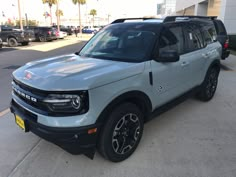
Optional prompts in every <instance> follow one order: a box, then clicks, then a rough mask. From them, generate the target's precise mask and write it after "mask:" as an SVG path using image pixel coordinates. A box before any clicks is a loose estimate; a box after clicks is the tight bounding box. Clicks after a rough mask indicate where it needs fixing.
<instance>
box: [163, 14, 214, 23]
mask: <svg viewBox="0 0 236 177" xmlns="http://www.w3.org/2000/svg"><path fill="white" fill-rule="evenodd" d="M176 18H188V19H191V18H195V19H209V20H214V19H216V18H217V16H194V15H192V16H191V15H190V16H181V15H180V16H167V17H166V18H165V19H164V21H163V23H166V22H174V21H176Z"/></svg>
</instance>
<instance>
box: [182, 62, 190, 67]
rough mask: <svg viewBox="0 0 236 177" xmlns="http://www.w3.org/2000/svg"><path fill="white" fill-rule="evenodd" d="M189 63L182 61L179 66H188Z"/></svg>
mask: <svg viewBox="0 0 236 177" xmlns="http://www.w3.org/2000/svg"><path fill="white" fill-rule="evenodd" d="M188 65H189V62H187V61H183V62H182V63H181V66H182V67H185V66H188Z"/></svg>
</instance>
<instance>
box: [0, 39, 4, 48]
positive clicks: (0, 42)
mask: <svg viewBox="0 0 236 177" xmlns="http://www.w3.org/2000/svg"><path fill="white" fill-rule="evenodd" d="M2 46H3V44H2V39H1V38H0V49H1V48H2Z"/></svg>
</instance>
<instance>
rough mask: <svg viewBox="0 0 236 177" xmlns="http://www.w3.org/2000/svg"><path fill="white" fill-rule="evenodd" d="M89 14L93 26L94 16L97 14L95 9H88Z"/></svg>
mask: <svg viewBox="0 0 236 177" xmlns="http://www.w3.org/2000/svg"><path fill="white" fill-rule="evenodd" d="M89 15H92V16H93V26H94V16H95V15H97V11H96V10H95V9H92V10H90V13H89Z"/></svg>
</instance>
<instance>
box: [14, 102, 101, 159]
mask: <svg viewBox="0 0 236 177" xmlns="http://www.w3.org/2000/svg"><path fill="white" fill-rule="evenodd" d="M10 109H11V112H12V113H13V114H17V115H19V116H20V117H21V118H22V119H23V120H24V122H25V127H26V129H25V131H26V132H28V131H31V132H33V133H34V134H36V135H38V136H39V137H41V138H43V139H45V140H47V141H50V142H52V143H54V144H56V145H58V146H60V147H61V148H63V149H64V150H66V151H67V152H69V153H71V154H81V153H82V154H85V155H87V156H89V157H90V158H93V156H94V153H95V148H96V142H97V134H98V132H99V128H100V126H99V125H97V124H94V125H90V126H84V127H73V128H58V127H48V126H45V125H42V124H39V123H37V117H35V115H32V113H30V112H29V111H27V110H25V109H24V108H23V107H21V106H20V105H18V104H17V103H16V102H14V101H13V100H12V102H11V106H10ZM93 128H97V132H96V133H93V134H88V130H90V129H93Z"/></svg>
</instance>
